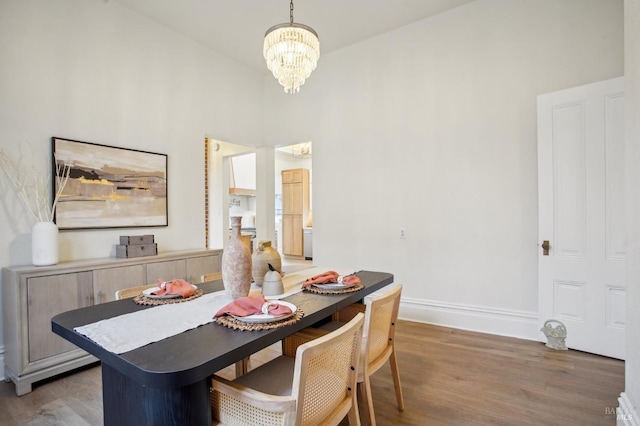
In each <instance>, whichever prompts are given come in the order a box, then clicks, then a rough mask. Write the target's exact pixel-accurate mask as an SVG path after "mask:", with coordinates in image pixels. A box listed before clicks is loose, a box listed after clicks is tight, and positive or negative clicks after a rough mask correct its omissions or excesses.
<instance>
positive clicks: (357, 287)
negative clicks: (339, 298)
mask: <svg viewBox="0 0 640 426" xmlns="http://www.w3.org/2000/svg"><path fill="white" fill-rule="evenodd" d="M363 288H364V284H362V283H358V284H355V285H352V286H351V287H347V288H341V289H336V290H325V289H322V288H318V287H316V286H314V285H309V286H306V287H305V288H303V289H302V290H304V291H308V292H309V293H316V294H345V293H354V292H356V291H360V290H362V289H363Z"/></svg>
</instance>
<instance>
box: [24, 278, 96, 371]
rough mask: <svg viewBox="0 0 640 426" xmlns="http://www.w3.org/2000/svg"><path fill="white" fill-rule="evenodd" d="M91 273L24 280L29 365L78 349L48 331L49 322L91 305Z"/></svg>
mask: <svg viewBox="0 0 640 426" xmlns="http://www.w3.org/2000/svg"><path fill="white" fill-rule="evenodd" d="M91 281H92V275H91V271H85V272H76V273H72V274H62V275H49V276H45V277H33V278H29V279H28V280H27V299H28V316H29V343H30V344H29V362H30V363H31V362H35V361H38V360H41V359H44V358H48V357H50V356H53V355H58V354H61V353H63V352H68V351H72V350H74V349H78V348H77V347H76V346H75V345H74V344H73V343H70V342H68V341H66V340H64V339H63V338H61V337H59V336H58V335H56V334H54V333H53V332H52V331H51V318H52V317H53V316H55V315H58V314H59V313H62V312H66V311H70V310H73V309H78V308H82V307H85V306H90V305H91V304H92V298H93V295H92V289H91Z"/></svg>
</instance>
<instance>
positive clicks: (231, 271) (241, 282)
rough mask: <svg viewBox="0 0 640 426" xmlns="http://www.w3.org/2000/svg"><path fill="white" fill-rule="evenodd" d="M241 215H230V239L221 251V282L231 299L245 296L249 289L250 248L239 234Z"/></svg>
mask: <svg viewBox="0 0 640 426" xmlns="http://www.w3.org/2000/svg"><path fill="white" fill-rule="evenodd" d="M241 221H242V216H233V217H231V239H230V240H229V242H228V243H227V246H226V247H225V248H224V251H223V252H222V265H221V266H222V283H223V284H224V289H225V291H226V293H227V294H228V295H229V296H230V297H231V298H233V299H237V298H239V297H246V296H248V295H249V290H250V289H251V250H250V249H249V247H247V245H246V244H245V243H244V242H243V241H242V237H241V235H240V226H241Z"/></svg>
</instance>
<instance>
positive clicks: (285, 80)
mask: <svg viewBox="0 0 640 426" xmlns="http://www.w3.org/2000/svg"><path fill="white" fill-rule="evenodd" d="M263 54H264V59H265V60H266V61H267V68H269V71H271V72H272V73H273V76H274V77H275V78H277V79H278V82H279V83H280V84H281V85H282V86H283V87H284V91H285V92H286V93H298V92H299V91H300V86H302V85H303V84H304V82H305V80H306V79H307V78H308V77H309V76H310V75H311V72H312V71H313V70H315V69H316V65H317V63H318V59H319V58H320V41H319V40H318V34H317V33H316V32H315V31H314V30H313V28H311V27H308V26H306V25H302V24H294V23H293V0H291V3H290V5H289V23H285V24H278V25H274V26H273V27H271V28H269V29H268V30H267V32H266V34H265V35H264V50H263Z"/></svg>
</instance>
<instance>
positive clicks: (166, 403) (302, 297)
mask: <svg viewBox="0 0 640 426" xmlns="http://www.w3.org/2000/svg"><path fill="white" fill-rule="evenodd" d="M357 275H358V277H359V278H360V280H361V282H362V284H363V285H364V288H363V289H362V290H359V291H356V292H352V293H343V294H315V293H311V292H307V291H303V292H298V293H295V294H293V295H291V296H288V297H286V298H284V299H282V300H285V301H287V302H291V303H293V304H294V305H295V306H296V307H298V309H301V310H302V311H303V312H304V316H303V317H302V318H301V320H300V321H298V322H296V323H295V324H292V325H288V326H286V327H282V328H277V329H273V330H262V331H238V330H234V329H231V328H228V327H224V326H222V325H220V324H217V323H216V322H212V323H209V324H206V325H203V326H200V327H197V328H194V329H192V330H188V331H185V332H183V333H180V334H178V335H175V336H172V337H168V338H166V339H163V340H161V341H159V342H155V343H151V344H149V345H146V346H143V347H140V348H138V349H134V350H131V351H129V352H125V353H122V354H116V353H113V352H110V351H108V350H106V349H104V348H103V347H102V346H100V345H98V344H97V343H95V342H93V341H92V340H90V339H89V338H87V337H86V336H84V335H82V334H80V333H78V332H76V331H75V330H74V328H76V327H79V326H83V325H86V324H91V323H94V322H97V321H100V320H103V319H108V318H113V317H117V316H119V315H124V314H127V313H131V312H136V311H140V310H143V309H153V308H154V307H153V306H145V305H138V304H136V303H134V302H133V300H132V299H124V300H119V301H115V302H109V303H103V304H99V305H94V306H90V307H86V308H81V309H76V310H73V311H68V312H64V313H61V314H59V315H56V316H55V317H53V318H52V319H51V328H52V330H53V332H54V333H56V334H58V335H59V336H61V337H63V338H64V339H66V340H68V341H70V342H72V343H74V344H75V345H77V346H78V347H80V348H81V349H84V350H85V351H87V352H89V353H90V354H92V355H94V356H95V357H97V358H98V359H99V360H100V361H101V366H102V392H103V395H102V399H103V413H104V424H105V425H136V426H140V425H154V426H159V425H178V426H185V425H207V426H209V425H211V409H210V402H209V387H210V377H211V375H212V374H214V373H215V372H216V371H219V370H221V369H223V368H225V367H227V366H229V365H232V364H234V363H236V362H237V361H241V360H243V359H244V358H246V357H248V356H250V355H251V354H253V353H256V352H257V351H259V350H261V349H264V348H266V347H267V346H270V345H272V344H274V343H276V342H278V341H280V340H282V339H284V338H285V337H287V336H289V335H291V334H293V333H295V332H296V331H299V330H301V329H303V328H305V327H309V326H311V325H313V324H316V323H317V322H320V321H322V320H324V319H326V318H328V317H330V316H331V314H332V313H334V312H336V311H338V310H340V309H342V308H343V307H345V306H348V305H350V304H352V303H355V302H357V301H359V300H362V299H363V298H364V297H365V296H367V295H369V294H371V293H372V292H374V291H376V290H379V289H381V288H383V287H384V286H386V285H388V284H390V283H392V282H393V275H392V274H390V273H386V272H373V271H360V272H358V273H357ZM198 287H199V288H202V289H203V291H204V292H205V293H210V292H214V291H219V290H221V289H222V288H223V287H222V281H212V282H208V283H201V284H198ZM186 303H189V302H186ZM213 314H214V312H212V316H213ZM168 320H170V319H168ZM158 326H161V324H159V325H158Z"/></svg>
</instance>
